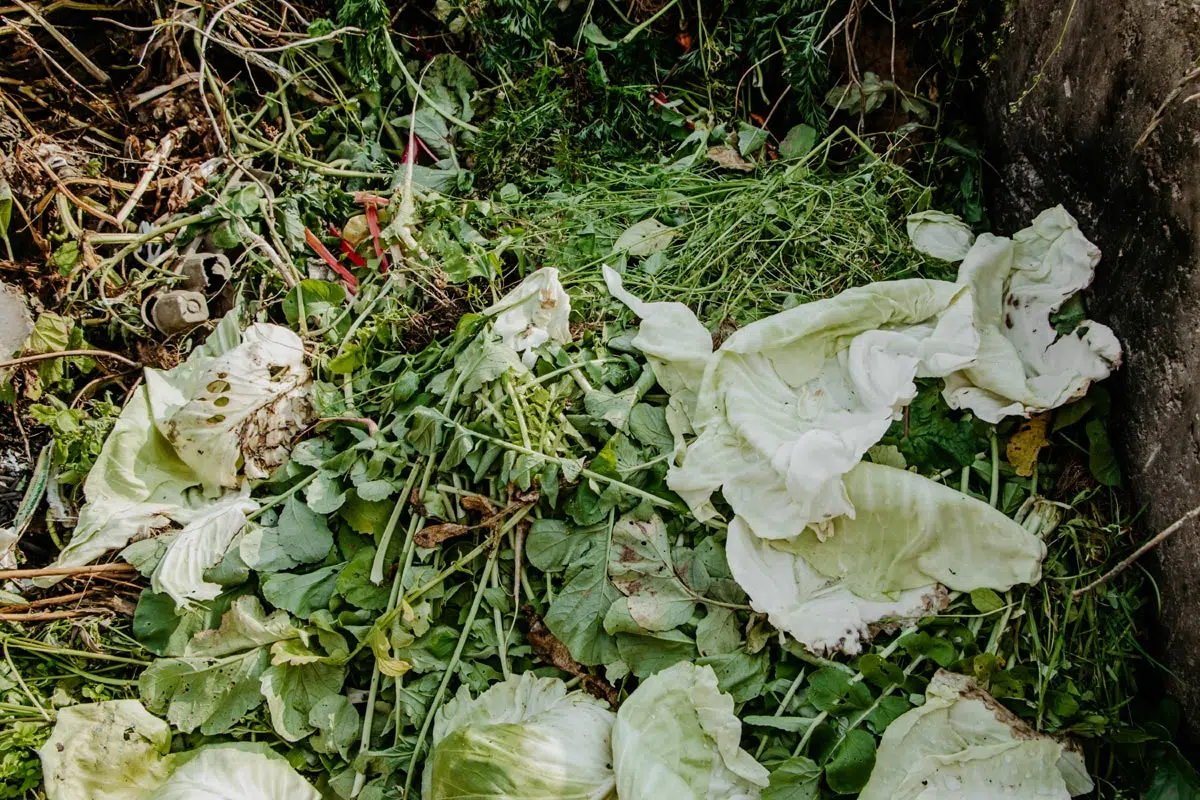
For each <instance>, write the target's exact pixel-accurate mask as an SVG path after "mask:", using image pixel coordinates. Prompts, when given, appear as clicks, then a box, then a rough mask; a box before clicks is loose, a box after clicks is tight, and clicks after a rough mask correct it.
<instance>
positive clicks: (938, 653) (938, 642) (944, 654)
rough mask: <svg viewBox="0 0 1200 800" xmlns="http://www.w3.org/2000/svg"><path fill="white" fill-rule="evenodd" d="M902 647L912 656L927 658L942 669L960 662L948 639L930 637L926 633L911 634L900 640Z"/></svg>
mask: <svg viewBox="0 0 1200 800" xmlns="http://www.w3.org/2000/svg"><path fill="white" fill-rule="evenodd" d="M900 646H901V647H903V648H904V651H905V652H906V653H908V654H909V655H910V656H926V657H928V658H931V659H933V660H934V661H935V662H936V663H937V664H938V666H941V667H949V666H950V665H951V664H953V663H954V662H955V661H957V660H958V653H957V652H956V651H955V649H954V645H953V644H951V643H950V642H949V641H947V640H946V639H943V638H940V637H936V636H930V635H929V634H928V633H926V632H925V631H917V632H915V633H910V634H909V635H907V636H905V637H904V638H902V639H901V640H900Z"/></svg>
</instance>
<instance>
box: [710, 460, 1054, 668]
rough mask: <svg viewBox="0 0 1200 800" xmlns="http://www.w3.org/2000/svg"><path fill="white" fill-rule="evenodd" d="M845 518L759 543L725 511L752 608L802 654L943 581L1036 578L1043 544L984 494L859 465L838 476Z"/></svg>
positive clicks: (978, 583)
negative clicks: (825, 530)
mask: <svg viewBox="0 0 1200 800" xmlns="http://www.w3.org/2000/svg"><path fill="white" fill-rule="evenodd" d="M845 485H846V491H847V494H848V496H849V497H850V499H851V500H852V501H853V503H854V506H855V509H856V511H857V513H856V515H855V516H854V517H853V518H851V517H838V518H836V519H835V520H833V522H832V525H833V529H834V535H833V536H831V537H827V538H826V540H825V541H821V540H820V539H819V538H818V537H817V535H816V532H815V531H813V530H811V529H810V530H807V531H805V532H804V533H802V534H800V535H799V536H798V537H795V538H793V539H790V540H771V541H764V540H762V539H761V537H757V536H755V535H754V534H753V533H752V532H751V531H750V529H749V527H748V525H747V524H746V523H745V521H744V520H743V519H742V518H740V517H737V518H735V519H734V520H733V522H732V523H731V524H730V526H729V539H728V542H727V543H726V554H727V556H728V558H729V568H730V571H731V572H732V573H733V577H734V580H736V581H737V582H738V584H739V585H741V586H742V588H744V589H745V590H746V593H747V594H748V595H749V596H750V603H751V605H752V606H753V607H754V608H755V610H757V611H760V612H762V613H765V614H767V615H768V618H769V619H770V621H771V624H772V625H774V626H775V627H777V628H779V629H780V630H782V631H785V632H787V633H789V634H791V635H792V636H793V637H795V638H796V639H797V640H798V641H799V642H801V643H802V644H804V645H805V646H806V647H808V648H809V649H810V650H813V651H814V652H834V651H840V652H844V653H847V654H849V655H854V654H857V653H858V652H859V651H860V649H861V648H860V642H862V641H864V640H866V639H869V638H870V631H871V626H872V625H873V624H875V623H879V622H883V621H888V620H906V619H915V618H919V617H922V616H925V615H927V614H930V613H934V612H936V611H938V610H940V608H941V607H942V605H943V604H944V603H945V600H946V593H945V589H943V588H942V587H948V588H950V589H954V590H956V591H963V592H969V591H973V590H975V589H981V588H988V589H995V590H997V591H1007V590H1008V589H1010V588H1012V587H1013V586H1014V585H1015V584H1018V583H1036V582H1037V581H1038V580H1040V578H1041V563H1042V559H1043V558H1044V557H1045V553H1046V546H1045V544H1044V543H1043V542H1042V540H1041V539H1039V538H1038V537H1037V536H1035V535H1033V534H1032V533H1030V532H1029V531H1027V530H1026V529H1025V528H1023V527H1022V526H1021V525H1018V524H1017V523H1016V522H1014V521H1013V520H1011V519H1009V518H1008V517H1006V516H1005V515H1004V514H1002V513H1001V512H999V511H997V510H996V509H994V508H992V507H991V506H989V505H988V504H986V503H983V502H981V501H979V500H976V499H974V498H972V497H968V496H967V495H964V494H962V493H961V492H957V491H955V490H953V489H950V488H948V487H946V486H943V485H941V484H939V483H935V482H934V481H931V480H928V479H927V478H924V477H922V476H920V475H917V474H915V473H912V472H908V471H906V470H901V469H896V468H894V467H887V466H883V465H881V464H871V463H869V462H863V463H861V464H859V465H858V466H856V467H855V468H854V469H852V470H851V471H850V472H848V473H847V474H846V476H845Z"/></svg>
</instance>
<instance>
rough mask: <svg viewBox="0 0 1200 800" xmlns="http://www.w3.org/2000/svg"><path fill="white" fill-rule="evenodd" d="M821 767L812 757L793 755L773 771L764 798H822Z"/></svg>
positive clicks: (798, 799)
mask: <svg viewBox="0 0 1200 800" xmlns="http://www.w3.org/2000/svg"><path fill="white" fill-rule="evenodd" d="M820 797H821V768H820V767H819V766H817V763H816V762H815V761H813V760H812V759H810V758H805V757H804V756H792V757H791V758H789V759H787V760H786V761H784V762H783V763H781V764H780V765H779V766H778V767H776V768H775V770H774V771H773V772H772V773H771V784H770V785H769V786H768V787H767V788H766V789H764V790H763V793H762V800H820Z"/></svg>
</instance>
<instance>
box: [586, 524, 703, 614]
mask: <svg viewBox="0 0 1200 800" xmlns="http://www.w3.org/2000/svg"><path fill="white" fill-rule="evenodd" d="M608 574H609V577H611V578H612V582H613V585H614V586H616V587H617V590H618V591H619V592H621V593H622V594H624V595H625V597H626V603H627V607H628V610H629V614H630V616H632V617H633V619H634V620H635V621H636V622H637V624H638V625H640V626H641V627H642V628H644V629H645V630H647V631H668V630H671V629H672V628H676V627H678V626H680V625H682V624H683V623H685V622H687V621H688V620H689V619H691V616H692V612H693V611H694V610H695V607H696V601H695V600H694V599H693V598H692V596H691V594H689V593H688V591H687V590H686V588H685V587H684V586H683V584H682V582H681V581H680V579H679V577H678V576H677V575H676V574H675V563H674V561H673V560H672V558H671V544H670V542H669V541H668V539H667V529H666V525H664V524H663V521H662V519H661V518H660V517H659V516H658V515H657V514H655V515H653V516H651V517H650V519H649V520H646V521H641V520H636V519H631V518H629V517H622V518H621V519H620V520H618V521H617V523H616V525H614V526H613V532H612V546H611V547H610V548H609V553H608Z"/></svg>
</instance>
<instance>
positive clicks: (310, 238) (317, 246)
mask: <svg viewBox="0 0 1200 800" xmlns="http://www.w3.org/2000/svg"><path fill="white" fill-rule="evenodd" d="M304 241H306V242H308V246H309V247H311V248H312V249H313V250H314V251H315V252H316V254H317V255H318V256H320V257H321V260H322V261H324V262H325V263H326V264H328V265H329V268H330V269H331V270H333V271H334V272H336V273H337V274H338V275H340V276H341V278H342V280H343V281H345V282H346V287H347V288H348V289H349V290H350V293H351V294H357V293H358V279H357V278H355V277H354V273H352V272H351V271H350V270H348V269H346V268H345V267H343V266H342V265H341V264H339V263H338V260H337V259H336V258H334V257H333V253H331V252H329V248H328V247H326V246H325V245H324V244H323V243H322V242H321V240H320V239H318V238H317V235H316V234H315V233H313V232H312V231H310V230H309V229H308V228H305V229H304Z"/></svg>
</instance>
